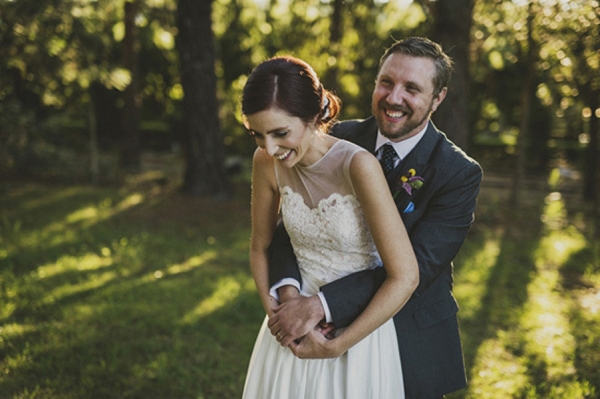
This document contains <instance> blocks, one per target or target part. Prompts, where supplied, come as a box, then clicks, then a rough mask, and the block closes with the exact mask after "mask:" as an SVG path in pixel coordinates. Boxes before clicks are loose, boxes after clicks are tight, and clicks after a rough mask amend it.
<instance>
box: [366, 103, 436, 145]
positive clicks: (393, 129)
mask: <svg viewBox="0 0 600 399" xmlns="http://www.w3.org/2000/svg"><path fill="white" fill-rule="evenodd" d="M385 109H389V110H392V111H394V110H395V111H402V112H404V113H405V115H404V117H403V118H402V120H401V121H400V122H390V121H388V120H387V119H386V116H385ZM432 112H433V99H432V100H431V103H430V104H429V106H428V107H427V109H426V111H425V112H413V111H412V109H410V108H408V107H402V106H400V107H398V106H395V107H394V106H390V105H389V104H387V103H386V102H385V101H381V102H380V103H378V104H377V105H375V106H374V107H373V115H374V116H375V120H376V121H377V127H379V130H380V131H381V134H382V135H383V136H384V137H387V138H388V139H390V140H392V141H399V139H401V138H408V137H411V136H413V135H415V134H416V133H418V132H419V131H420V130H421V129H422V128H423V124H424V123H425V121H427V120H428V119H429V117H430V116H431V114H432Z"/></svg>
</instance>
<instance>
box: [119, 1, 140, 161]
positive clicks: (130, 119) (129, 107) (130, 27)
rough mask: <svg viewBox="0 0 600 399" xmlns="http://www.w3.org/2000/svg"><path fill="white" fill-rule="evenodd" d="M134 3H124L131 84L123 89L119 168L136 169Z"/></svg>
mask: <svg viewBox="0 0 600 399" xmlns="http://www.w3.org/2000/svg"><path fill="white" fill-rule="evenodd" d="M136 13H137V3H136V2H133V3H132V2H125V37H124V39H123V46H124V66H125V68H126V69H128V70H129V73H130V74H131V82H130V83H129V86H127V88H126V89H125V93H124V100H125V105H124V107H123V116H122V118H123V119H122V127H123V135H124V137H125V143H124V147H123V150H122V152H121V166H124V167H126V168H132V169H138V168H139V167H140V162H141V159H140V158H141V152H142V151H141V144H140V128H139V125H140V94H139V77H138V66H137V63H138V57H137V48H136V37H135V36H136V34H135V15H136Z"/></svg>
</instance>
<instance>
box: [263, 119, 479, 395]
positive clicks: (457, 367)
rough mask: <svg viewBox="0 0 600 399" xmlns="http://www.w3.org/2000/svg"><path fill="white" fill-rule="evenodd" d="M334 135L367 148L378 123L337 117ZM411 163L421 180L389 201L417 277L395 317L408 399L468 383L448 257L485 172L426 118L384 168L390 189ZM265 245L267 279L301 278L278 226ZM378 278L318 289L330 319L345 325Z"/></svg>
mask: <svg viewBox="0 0 600 399" xmlns="http://www.w3.org/2000/svg"><path fill="white" fill-rule="evenodd" d="M332 134H333V135H334V136H337V137H340V138H343V139H346V140H348V141H351V142H354V143H356V144H358V145H360V146H362V147H364V148H365V149H367V150H369V151H371V152H373V151H374V149H375V142H376V138H377V124H376V122H375V119H374V118H373V117H371V118H369V119H366V120H362V121H346V122H341V123H338V124H337V125H336V126H335V127H334V129H333V133H332ZM409 169H414V170H415V171H416V175H418V176H421V177H422V178H423V180H424V184H423V186H422V187H421V188H419V189H418V190H416V191H413V193H412V195H409V194H408V193H406V192H405V191H404V190H400V192H399V195H398V196H397V197H396V199H395V201H396V206H397V207H398V211H399V212H400V213H401V216H402V220H403V221H404V224H405V226H406V229H407V231H408V234H409V236H410V239H411V243H412V246H413V248H414V251H415V254H416V256H417V260H418V263H419V271H420V273H419V274H420V282H419V286H418V287H417V289H416V291H415V293H414V294H413V296H412V297H411V299H410V300H409V301H408V302H407V303H406V305H405V306H404V307H403V308H402V310H400V312H399V313H398V314H397V315H396V316H394V322H395V325H396V332H397V334H398V344H399V348H400V358H401V363H402V371H403V376H404V386H405V393H406V397H407V398H409V399H413V398H415V399H416V398H418V399H422V398H436V397H440V396H442V395H445V394H447V393H450V392H452V391H455V390H457V389H460V388H463V387H464V386H466V376H465V369H464V361H463V356H462V347H461V342H460V336H459V330H458V321H457V318H456V314H457V312H458V306H457V304H456V300H455V299H454V296H453V295H452V285H453V277H452V268H453V265H452V260H453V259H454V257H455V256H456V254H457V253H458V251H459V249H460V247H461V246H462V244H463V242H464V240H465V238H466V236H467V233H468V231H469V228H470V226H471V224H472V223H473V220H474V216H473V215H474V211H475V205H476V199H477V195H478V193H479V186H480V183H481V179H482V176H483V173H482V170H481V167H480V166H479V164H478V163H477V162H475V161H474V160H473V159H471V158H469V157H468V156H467V155H466V154H465V153H464V152H463V151H461V150H460V149H459V148H458V147H456V146H455V145H454V144H453V143H452V142H450V141H449V140H448V139H447V138H446V136H445V135H444V134H443V133H442V132H440V131H438V130H437V129H436V128H435V126H434V125H433V124H432V123H431V122H430V123H429V126H428V128H427V131H426V132H425V135H424V136H423V138H422V139H421V140H420V141H419V143H418V144H417V146H416V147H415V148H414V149H413V150H412V151H411V152H410V154H408V155H407V156H406V157H405V159H403V160H402V161H401V162H400V165H398V167H397V168H396V169H394V170H393V171H391V172H390V173H389V174H388V176H387V180H388V184H389V185H390V189H391V190H392V192H395V191H397V188H398V181H399V179H400V177H401V176H402V175H403V174H405V173H406V172H407V171H408V170H409ZM411 202H412V205H411V206H409V204H410V203H411ZM407 207H408V208H413V209H412V210H409V209H407ZM271 249H272V251H271V260H270V265H271V266H270V279H271V282H272V283H275V282H277V281H280V280H281V279H282V278H284V277H295V278H297V279H300V276H299V272H298V270H297V265H296V262H295V258H294V255H293V252H292V250H291V245H290V244H289V238H288V237H287V234H286V233H285V231H284V230H283V231H282V230H281V229H279V230H278V232H277V233H276V236H275V238H274V241H273V243H272V245H271ZM384 278H385V271H384V270H383V268H378V269H376V270H374V271H364V272H359V273H355V274H352V275H350V276H347V277H345V278H342V279H340V280H337V281H335V282H333V283H330V284H328V285H326V286H323V287H321V291H322V292H323V293H324V295H325V298H326V299H327V303H328V306H329V308H330V311H331V314H332V319H333V323H334V325H335V326H336V327H343V326H347V325H349V324H350V323H351V322H352V321H353V320H354V319H355V318H356V317H357V316H358V315H359V314H360V312H361V311H362V310H363V309H364V308H365V307H366V306H367V304H368V302H369V301H370V299H371V298H372V296H373V295H374V293H375V291H376V290H377V289H378V288H379V286H380V284H381V282H382V281H383V279H384Z"/></svg>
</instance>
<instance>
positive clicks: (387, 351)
mask: <svg viewBox="0 0 600 399" xmlns="http://www.w3.org/2000/svg"><path fill="white" fill-rule="evenodd" d="M267 321H268V317H265V320H264V322H263V325H262V327H261V329H260V332H259V333H258V337H257V338H256V343H255V344H254V350H253V351H252V357H251V358H250V366H249V368H248V373H247V375H246V383H245V385H244V395H243V398H247V399H270V398H273V399H284V398H285V399H301V398H306V399H320V398H323V399H351V398H356V399H365V398H378V399H387V398H390V399H392V398H393V399H403V398H404V383H403V379H402V367H401V365H400V354H399V351H398V341H397V337H396V329H395V327H394V322H393V320H388V321H387V322H386V323H385V324H383V325H382V326H381V327H379V328H378V329H377V330H375V331H374V332H373V333H371V334H370V335H368V336H367V337H365V338H364V339H363V340H362V341H360V342H359V343H358V344H356V345H355V346H353V347H352V348H350V349H349V350H348V351H347V352H346V353H345V354H344V355H342V356H340V357H338V358H334V359H299V358H297V357H296V356H294V354H293V353H292V351H291V350H290V349H289V348H284V347H281V345H279V343H278V342H277V340H276V339H275V337H274V336H272V335H271V332H270V331H269V329H268V327H267Z"/></svg>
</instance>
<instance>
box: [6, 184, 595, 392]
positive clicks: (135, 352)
mask: <svg viewBox="0 0 600 399" xmlns="http://www.w3.org/2000/svg"><path fill="white" fill-rule="evenodd" d="M505 191H506V190H500V189H496V188H492V187H486V188H484V190H483V192H482V194H481V197H480V205H479V209H478V214H477V215H478V219H477V222H476V224H475V225H474V227H473V229H472V231H471V233H470V235H469V239H468V241H467V243H466V244H465V246H464V248H463V250H462V251H461V253H460V255H459V257H458V259H457V261H456V269H455V277H456V285H455V294H456V297H457V299H458V301H459V304H460V307H461V310H460V312H459V316H460V323H461V330H462V334H463V342H464V349H465V361H466V363H467V366H468V373H469V380H470V386H469V388H468V389H465V390H463V391H461V392H457V393H455V394H453V395H451V398H453V399H457V398H567V399H570V398H572V399H575V398H593V397H598V396H600V376H599V373H598V372H597V370H598V368H599V367H600V341H599V340H600V266H599V264H600V261H599V259H600V246H599V244H598V242H599V241H600V240H598V239H597V238H596V239H594V238H593V233H594V232H593V227H594V226H593V224H591V220H593V219H590V218H588V217H586V214H585V213H584V212H583V211H582V209H584V208H583V207H582V205H581V204H580V203H579V202H578V199H577V197H574V196H572V197H568V196H562V197H561V196H558V195H548V194H549V193H542V192H530V193H528V195H527V196H526V198H527V203H526V204H525V207H524V209H523V210H521V211H518V212H517V211H507V210H506V209H505V205H504V203H505V199H506V198H505V197H506V193H505ZM249 219H250V217H249V190H248V187H247V184H245V183H238V184H237V186H236V195H235V197H234V198H233V199H232V200H230V201H227V202H217V201H212V200H208V199H197V198H189V197H185V196H183V195H182V194H180V193H178V192H177V191H176V190H174V189H172V188H169V186H165V187H161V186H153V185H152V184H142V185H137V186H131V187H124V188H111V187H89V186H76V185H71V186H57V185H42V184H34V183H12V184H7V185H5V188H4V190H3V192H2V193H1V194H0V234H1V235H0V398H1V399H4V398H59V399H63V398H77V399H79V398H238V397H240V395H241V390H242V387H243V382H244V375H245V370H246V367H247V363H248V360H249V357H250V352H251V349H252V345H253V342H254V339H255V336H256V333H257V331H258V328H259V326H260V323H261V322H262V319H263V311H262V309H261V305H260V301H259V300H258V297H257V294H256V291H255V289H254V285H253V282H252V278H251V275H250V273H249V268H248V243H249V235H250V222H249Z"/></svg>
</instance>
